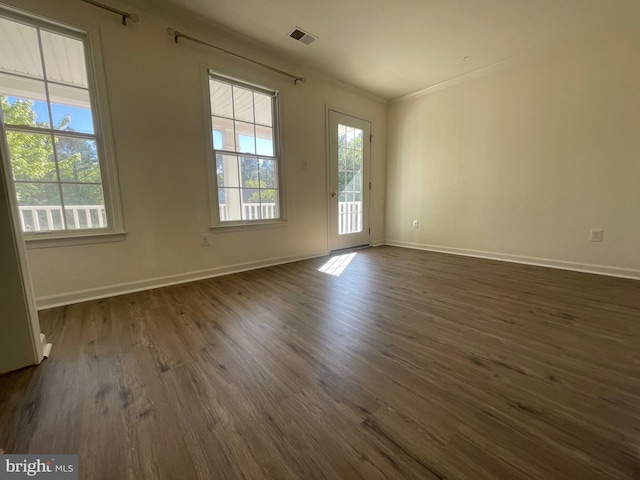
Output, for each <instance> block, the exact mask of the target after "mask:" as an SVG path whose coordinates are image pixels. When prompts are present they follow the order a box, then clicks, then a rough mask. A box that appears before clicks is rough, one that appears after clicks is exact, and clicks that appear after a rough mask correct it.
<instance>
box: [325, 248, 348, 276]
mask: <svg viewBox="0 0 640 480" xmlns="http://www.w3.org/2000/svg"><path fill="white" fill-rule="evenodd" d="M356 255H357V253H356V252H353V253H345V254H344V255H337V256H335V257H333V258H331V259H330V260H329V261H328V262H327V263H325V264H324V265H322V266H321V267H320V268H319V269H318V271H319V272H322V273H328V274H329V275H333V276H334V277H339V276H340V275H342V272H344V271H345V269H346V268H347V267H348V266H349V264H350V263H351V260H353V259H354V258H355V256H356Z"/></svg>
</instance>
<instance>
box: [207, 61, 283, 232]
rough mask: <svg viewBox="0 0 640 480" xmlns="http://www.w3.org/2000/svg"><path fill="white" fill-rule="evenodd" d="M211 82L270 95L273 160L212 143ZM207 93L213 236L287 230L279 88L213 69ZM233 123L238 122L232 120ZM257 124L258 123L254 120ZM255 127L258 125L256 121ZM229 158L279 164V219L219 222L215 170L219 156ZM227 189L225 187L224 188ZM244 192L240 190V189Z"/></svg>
mask: <svg viewBox="0 0 640 480" xmlns="http://www.w3.org/2000/svg"><path fill="white" fill-rule="evenodd" d="M210 80H218V81H220V82H223V83H227V84H230V85H232V86H237V87H240V88H245V89H248V90H251V91H252V92H257V93H261V94H263V95H268V96H269V97H271V98H272V126H271V128H272V129H273V156H266V155H259V154H258V153H257V152H256V153H255V154H253V153H245V154H243V153H242V152H231V151H227V150H217V149H215V148H214V143H213V141H214V140H213V132H214V130H213V120H212V119H213V116H214V114H213V112H212V108H211V103H212V91H211V86H210ZM204 84H205V92H206V99H207V105H208V107H207V108H206V109H205V111H206V116H207V121H206V125H207V131H208V132H209V133H208V135H207V151H208V155H207V157H208V159H209V162H208V163H209V165H208V167H209V168H208V170H209V191H210V195H209V197H210V217H211V225H210V227H209V228H210V229H211V231H212V232H213V233H222V232H233V231H242V230H255V229H264V228H273V227H279V226H284V225H286V224H287V219H286V205H285V182H284V155H283V149H282V144H283V142H282V124H281V118H280V91H279V90H278V89H276V88H269V87H266V86H264V85H260V84H258V83H253V82H251V81H247V80H242V79H239V78H238V77H237V76H231V75H227V74H225V73H221V72H220V71H219V70H214V69H212V68H206V75H205V81H204ZM233 120H234V121H235V120H237V119H235V117H234V119H233ZM254 120H255V119H254ZM253 125H258V126H259V125H260V124H256V123H255V121H254V122H253ZM218 153H220V154H223V155H224V154H227V155H229V154H230V155H237V156H238V158H241V157H242V156H243V155H245V156H247V157H255V158H268V159H273V160H275V161H276V165H277V169H278V172H277V181H278V184H277V188H276V191H277V195H278V207H279V216H278V217H277V218H269V219H257V220H224V221H223V220H221V219H220V199H219V194H218V192H219V187H218V175H217V169H216V155H217V154H218ZM222 188H224V187H222ZM240 188H241V187H240Z"/></svg>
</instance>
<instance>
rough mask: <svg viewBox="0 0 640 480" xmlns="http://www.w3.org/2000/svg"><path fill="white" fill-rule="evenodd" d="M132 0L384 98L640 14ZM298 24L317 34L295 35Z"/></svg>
mask: <svg viewBox="0 0 640 480" xmlns="http://www.w3.org/2000/svg"><path fill="white" fill-rule="evenodd" d="M127 1H128V3H130V4H132V5H134V6H139V7H145V8H147V9H149V8H151V9H154V8H162V7H169V8H170V9H172V10H173V11H178V10H179V11H182V12H184V13H187V14H191V15H196V16H197V17H198V18H199V19H200V20H201V19H203V18H204V19H207V20H210V21H211V22H212V23H214V24H217V25H221V26H223V27H227V28H229V29H231V30H234V31H236V32H239V33H241V34H243V35H245V36H247V37H250V38H251V39H253V40H254V41H258V42H259V43H261V44H262V45H264V46H266V47H268V48H269V49H271V50H274V51H275V52H277V53H279V54H281V55H284V56H286V57H288V58H291V59H292V60H293V61H294V62H295V63H296V64H301V65H304V66H306V67H309V68H312V69H314V70H316V71H319V72H321V73H324V74H326V75H329V76H331V77H334V78H336V79H338V80H341V81H343V82H346V83H349V84H351V85H354V86H356V87H359V88H361V89H363V90H366V91H368V92H370V93H373V94H375V95H378V96H380V97H382V98H385V99H392V98H396V97H399V96H402V95H406V94H409V93H412V92H415V91H418V90H421V89H424V88H427V87H430V86H433V85H436V84H438V83H441V82H443V81H446V80H449V79H451V78H454V77H457V76H459V75H463V74H465V73H469V72H472V71H474V70H478V69H480V68H483V67H486V66H488V65H491V64H493V63H496V62H499V61H501V60H504V59H507V58H510V57H513V56H515V55H519V54H522V53H524V52H527V51H531V50H532V49H535V48H538V47H540V46H543V45H545V44H549V43H550V42H552V41H554V40H556V39H559V38H561V37H564V36H571V35H577V34H580V33H585V32H587V31H592V30H596V29H600V28H604V27H611V26H621V25H622V24H631V22H636V24H637V22H638V20H640V0H396V1H389V0H314V1H312V0H154V1H150V0H127ZM194 18H195V17H194ZM296 26H297V27H300V28H302V29H303V30H306V31H308V32H310V33H312V34H314V35H316V36H318V37H319V38H318V40H316V42H314V43H313V44H312V45H309V46H306V45H304V44H302V43H300V42H297V41H295V40H293V39H292V38H289V37H288V34H289V33H290V32H291V30H293V28H294V27H296ZM184 33H189V32H186V31H185V32H184ZM465 57H466V58H465Z"/></svg>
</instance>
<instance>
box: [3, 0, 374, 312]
mask: <svg viewBox="0 0 640 480" xmlns="http://www.w3.org/2000/svg"><path fill="white" fill-rule="evenodd" d="M3 1H5V3H8V4H13V5H14V6H19V7H20V8H22V9H24V10H26V11H29V12H33V13H37V14H40V15H42V16H45V17H48V18H52V19H55V20H57V21H59V22H62V23H64V24H68V25H72V26H76V27H79V28H81V29H83V30H87V31H89V30H94V29H99V32H100V36H101V43H102V53H103V57H104V70H105V72H106V79H107V87H108V94H109V100H110V110H111V119H112V125H113V134H114V138H115V148H116V151H117V164H118V170H119V179H120V189H121V193H122V204H123V210H124V220H125V226H126V230H127V232H128V233H127V235H126V238H125V240H124V241H123V242H117V243H103V244H94V245H83V246H73V247H70V246H67V247H59V248H41V249H30V250H29V252H28V253H29V262H30V265H31V272H32V276H33V283H34V289H35V293H36V296H37V298H38V300H39V305H40V306H46V305H54V304H58V303H65V302H70V301H75V300H78V299H83V298H91V297H96V296H101V295H107V294H111V293H117V292H120V291H124V290H127V289H137V288H144V287H147V286H152V285H155V284H159V283H170V282H176V281H180V280H186V279H189V278H194V277H198V276H203V277H204V276H208V275H212V274H216V273H221V272H225V271H231V270H235V269H242V268H247V267H251V266H257V265H261V264H265V263H271V262H281V261H285V260H290V259H296V258H303V257H307V256H313V255H318V254H322V253H326V252H327V249H328V240H327V237H328V235H327V222H328V220H327V191H326V185H327V184H326V175H327V172H326V170H327V160H326V137H325V111H326V105H331V106H333V107H336V108H338V109H340V110H342V111H343V112H344V113H348V114H352V115H357V116H360V117H363V118H366V119H369V120H371V121H372V124H373V131H374V134H375V135H376V141H375V142H374V145H373V150H372V157H373V158H372V162H373V163H372V181H373V185H374V190H373V192H372V208H371V210H372V212H373V213H372V236H371V240H372V242H380V241H382V240H383V238H384V198H385V192H384V175H385V153H386V144H385V139H386V114H387V105H386V102H384V101H382V100H379V99H377V98H374V97H372V96H370V95H367V94H364V93H362V92H359V91H357V90H356V89H353V88H351V87H347V86H344V85H341V84H338V83H337V82H333V81H331V80H328V79H325V78H323V77H321V76H320V75H316V74H314V73H313V72H310V71H306V70H304V69H301V68H299V67H297V66H296V65H291V64H288V63H287V62H286V61H285V60H283V59H281V58H276V57H273V56H271V55H269V54H268V52H264V51H262V50H261V49H260V48H259V47H258V46H256V45H252V44H251V43H248V42H246V41H244V40H243V39H239V38H236V37H232V36H230V35H229V34H223V33H221V32H219V31H217V30H216V29H212V28H203V27H202V26H201V24H199V23H198V22H197V21H193V22H188V21H184V20H183V21H182V22H181V21H179V20H177V19H175V18H172V19H171V20H165V19H163V18H161V17H160V16H158V14H157V13H148V12H140V11H136V13H139V15H140V23H138V24H132V25H130V26H129V27H126V28H125V27H122V26H121V25H120V19H119V18H118V17H117V16H116V15H113V14H110V13H108V12H105V11H102V10H100V9H97V8H95V7H93V6H90V5H87V4H84V3H81V2H50V1H49V0H3ZM110 3H111V4H113V5H114V6H120V7H121V8H122V9H124V10H129V11H135V10H133V9H131V8H129V7H128V6H126V5H123V4H120V5H119V4H118V3H117V2H110ZM169 26H171V27H174V28H176V29H178V30H181V31H183V32H185V33H188V34H190V35H193V36H196V37H200V38H202V39H203V40H206V41H209V42H212V43H217V44H219V45H221V46H224V47H226V48H228V49H231V50H234V51H237V52H238V53H241V54H243V55H246V56H249V57H253V58H256V59H257V60H260V61H262V62H265V63H272V64H274V66H276V67H279V68H281V69H284V70H294V71H295V73H298V74H302V75H303V76H305V77H307V82H306V83H305V84H299V85H298V86H294V85H293V82H292V81H291V80H289V79H288V78H286V77H282V76H279V75H277V74H274V73H271V72H269V71H268V70H265V69H262V68H261V67H257V66H252V65H251V64H248V63H246V62H243V61H242V60H237V59H234V58H233V57H230V56H228V55H225V54H223V53H219V52H216V51H215V50H212V49H210V48H207V47H203V46H199V45H196V44H193V43H190V42H187V41H186V40H185V41H181V43H180V44H179V45H175V44H174V43H173V40H172V38H170V37H169V36H168V35H167V34H166V28H167V27H169ZM207 67H212V68H215V69H218V70H220V71H222V72H224V73H228V74H232V75H235V76H238V77H241V78H243V79H246V80H249V81H254V82H256V83H261V84H264V85H267V86H271V87H275V88H277V89H279V90H280V92H281V102H282V103H281V114H282V120H283V135H284V146H283V147H284V148H283V151H284V156H285V165H286V169H285V170H286V171H285V176H286V193H287V206H288V220H289V221H288V224H287V225H286V226H284V227H279V228H269V229H264V230H255V231H250V232H234V233H220V234H212V235H211V239H210V242H211V246H210V247H200V239H199V236H200V234H202V233H208V232H209V229H208V226H209V224H210V219H209V203H208V202H209V200H208V186H207V163H206V162H207V158H208V157H207V154H208V148H209V143H208V142H209V139H210V132H208V131H207V126H206V123H205V114H206V111H207V108H208V107H207V97H206V91H205V90H204V80H203V79H204V78H205V74H206V68H207ZM303 161H304V162H306V165H307V169H306V170H303V168H302V164H303Z"/></svg>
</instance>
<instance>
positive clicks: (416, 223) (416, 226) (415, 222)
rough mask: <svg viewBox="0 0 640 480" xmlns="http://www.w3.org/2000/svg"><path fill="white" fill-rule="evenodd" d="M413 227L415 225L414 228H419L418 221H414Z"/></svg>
mask: <svg viewBox="0 0 640 480" xmlns="http://www.w3.org/2000/svg"><path fill="white" fill-rule="evenodd" d="M412 225H413V228H418V227H419V225H420V224H419V223H418V220H414V221H413V223H412Z"/></svg>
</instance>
